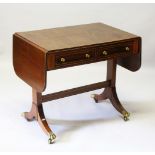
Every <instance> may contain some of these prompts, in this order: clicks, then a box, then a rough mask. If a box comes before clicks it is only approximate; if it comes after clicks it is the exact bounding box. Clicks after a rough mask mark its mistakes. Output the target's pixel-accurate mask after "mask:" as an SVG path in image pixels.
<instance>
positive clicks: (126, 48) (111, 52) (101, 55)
mask: <svg viewBox="0 0 155 155" xmlns="http://www.w3.org/2000/svg"><path fill="white" fill-rule="evenodd" d="M133 47H134V44H133V42H125V43H121V44H113V45H106V46H102V47H99V48H98V50H97V52H96V58H97V59H105V58H107V57H111V56H115V55H118V54H119V55H123V54H124V55H125V54H128V53H130V52H133V50H134V48H133Z"/></svg>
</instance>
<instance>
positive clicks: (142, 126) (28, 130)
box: [0, 4, 155, 151]
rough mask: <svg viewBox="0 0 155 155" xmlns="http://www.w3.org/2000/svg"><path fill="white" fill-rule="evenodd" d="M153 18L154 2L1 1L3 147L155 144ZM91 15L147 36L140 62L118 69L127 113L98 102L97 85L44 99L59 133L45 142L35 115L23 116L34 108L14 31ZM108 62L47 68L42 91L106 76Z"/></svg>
mask: <svg viewBox="0 0 155 155" xmlns="http://www.w3.org/2000/svg"><path fill="white" fill-rule="evenodd" d="M154 19H155V4H0V75H1V76H0V94H1V100H0V122H1V125H0V151H35V150H39V151H41V150H43V151H155V133H154V131H155V95H154V93H155V67H154V66H155V62H154V58H155V52H154V51H155V46H154V44H155V41H154V36H155V29H154V27H155V20H154ZM93 22H103V23H106V24H109V25H111V26H114V27H117V28H120V29H123V30H125V31H128V32H132V33H134V34H137V35H139V36H141V37H142V41H143V46H142V53H143V54H142V67H141V69H140V70H139V71H138V72H135V73H133V72H129V71H127V70H125V69H123V68H121V67H118V72H117V90H118V96H119V98H120V100H121V101H122V104H123V105H124V107H125V108H126V109H127V110H128V111H129V112H130V113H131V117H130V121H128V122H124V121H123V120H122V118H121V116H120V114H119V113H118V112H116V110H115V109H114V108H113V107H112V106H111V104H110V103H109V102H108V101H106V102H103V103H100V104H95V103H94V101H93V100H92V99H91V98H90V94H91V93H92V92H89V93H85V94H81V95H76V96H73V97H68V98H65V99H60V100H57V101H51V102H47V103H45V104H44V109H45V114H46V116H47V118H48V122H49V123H50V126H51V128H52V129H53V131H54V132H55V133H56V135H57V142H56V143H55V144H54V145H48V143H47V139H48V138H47V137H46V136H45V135H44V133H43V132H42V130H41V129H40V127H39V126H38V124H37V122H31V123H29V122H26V121H25V120H24V119H23V118H22V117H20V113H21V112H23V111H26V110H29V109H30V106H31V88H30V87H29V86H27V85H26V84H25V83H24V82H23V81H21V80H20V79H19V78H18V77H17V76H16V75H15V73H14V70H13V66H12V34H13V33H14V32H19V31H29V30H36V29H42V28H52V27H61V26H68V25H78V24H85V23H93ZM105 68H106V63H105V62H101V63H95V64H90V65H84V66H78V67H73V68H67V69H63V70H56V71H52V72H49V73H48V87H47V90H46V91H45V93H49V92H54V91H59V90H62V89H67V88H72V87H77V86H81V85H85V84H89V83H94V82H99V81H102V80H104V79H105V74H106V72H105ZM101 91H102V90H98V91H94V92H96V93H97V92H99V93H100V92H101ZM94 92H93V93H94Z"/></svg>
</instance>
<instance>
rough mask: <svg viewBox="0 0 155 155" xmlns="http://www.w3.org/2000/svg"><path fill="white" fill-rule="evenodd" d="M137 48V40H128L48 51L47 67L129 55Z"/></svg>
mask: <svg viewBox="0 0 155 155" xmlns="http://www.w3.org/2000/svg"><path fill="white" fill-rule="evenodd" d="M138 49H139V48H138V40H130V41H126V42H119V43H112V44H106V45H94V46H93V47H89V48H88V47H87V48H86V47H84V48H80V49H79V48H77V49H68V50H60V51H56V52H53V53H48V56H47V69H48V70H51V69H58V68H64V67H69V66H76V65H81V64H87V63H91V62H98V61H103V60H107V59H112V58H114V57H122V56H129V55H130V54H136V53H138Z"/></svg>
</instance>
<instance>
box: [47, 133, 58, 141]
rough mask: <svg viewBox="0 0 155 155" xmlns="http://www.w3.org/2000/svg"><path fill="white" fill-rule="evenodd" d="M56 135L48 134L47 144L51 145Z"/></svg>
mask: <svg viewBox="0 0 155 155" xmlns="http://www.w3.org/2000/svg"><path fill="white" fill-rule="evenodd" d="M55 139H56V135H55V134H54V133H52V134H50V138H49V139H48V143H49V144H53V143H54V142H55Z"/></svg>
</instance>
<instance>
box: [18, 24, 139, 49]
mask: <svg viewBox="0 0 155 155" xmlns="http://www.w3.org/2000/svg"><path fill="white" fill-rule="evenodd" d="M16 35H18V36H20V37H22V38H24V39H26V40H28V41H30V42H32V43H33V44H36V45H37V46H39V47H41V48H43V49H45V50H44V52H48V51H54V50H58V49H68V48H74V47H80V46H86V45H88V46H89V45H96V44H101V43H102V44H103V43H108V42H115V41H121V40H127V39H132V38H136V37H137V36H136V35H134V34H131V33H128V32H125V31H122V30H120V29H117V28H114V27H111V26H109V25H106V24H103V23H92V24H84V25H76V26H68V27H60V28H51V29H44V30H35V31H28V32H17V33H16Z"/></svg>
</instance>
